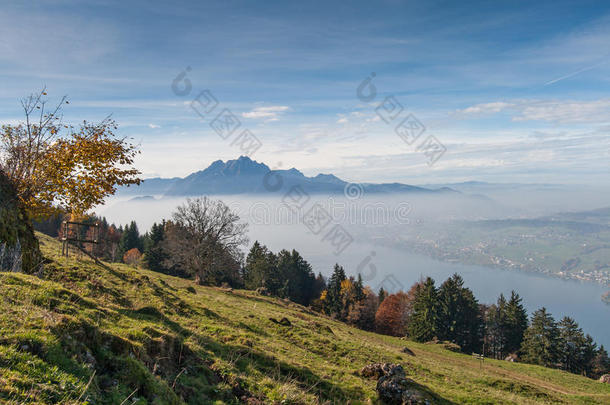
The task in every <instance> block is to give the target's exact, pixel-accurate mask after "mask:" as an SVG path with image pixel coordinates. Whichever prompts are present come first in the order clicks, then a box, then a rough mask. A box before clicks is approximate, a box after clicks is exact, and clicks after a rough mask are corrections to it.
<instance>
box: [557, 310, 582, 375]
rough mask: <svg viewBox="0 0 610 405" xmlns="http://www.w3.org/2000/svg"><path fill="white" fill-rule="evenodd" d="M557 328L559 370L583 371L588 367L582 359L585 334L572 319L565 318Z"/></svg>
mask: <svg viewBox="0 0 610 405" xmlns="http://www.w3.org/2000/svg"><path fill="white" fill-rule="evenodd" d="M558 327H559V339H560V346H559V351H560V353H559V355H560V358H559V361H560V363H561V368H562V369H563V370H566V371H569V372H571V373H580V372H582V371H584V370H585V368H586V366H587V365H588V362H585V358H584V356H585V352H586V345H587V340H586V338H585V334H584V333H583V332H582V329H580V328H579V327H578V324H577V323H576V322H575V321H574V319H572V318H570V317H567V316H566V317H564V318H563V319H562V320H561V321H560V322H559V324H558Z"/></svg>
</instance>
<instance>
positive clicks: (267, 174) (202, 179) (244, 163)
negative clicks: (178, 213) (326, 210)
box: [119, 156, 458, 196]
mask: <svg viewBox="0 0 610 405" xmlns="http://www.w3.org/2000/svg"><path fill="white" fill-rule="evenodd" d="M352 184H353V186H352ZM297 186H300V187H302V188H303V189H304V190H305V191H306V192H307V193H311V194H320V193H327V194H343V193H345V192H347V190H346V188H347V187H352V188H353V190H352V192H354V193H356V194H363V193H372V194H380V193H381V194H392V193H420V194H435V193H458V191H456V190H453V189H451V188H449V187H441V188H438V189H431V188H425V187H419V186H414V185H408V184H402V183H397V182H394V183H350V182H347V181H345V180H342V179H340V178H339V177H337V176H335V175H334V174H332V173H320V174H317V175H316V176H313V177H308V176H305V175H304V174H303V173H302V172H301V171H300V170H298V169H296V168H291V169H282V170H272V169H271V168H270V167H269V166H267V165H266V164H265V163H263V162H257V161H255V160H252V159H250V158H249V157H247V156H240V157H239V158H238V159H234V160H227V161H226V162H225V161H223V160H216V161H214V162H212V163H211V164H210V165H209V166H208V167H207V168H205V169H203V170H200V171H197V172H193V173H191V174H189V175H188V176H186V177H174V178H168V179H165V178H160V177H155V178H151V179H145V180H144V182H143V183H142V184H141V185H139V186H132V187H129V188H127V187H122V188H120V189H119V193H120V194H123V195H163V196H189V195H202V194H258V193H275V192H282V190H283V192H284V193H285V192H286V191H288V190H289V189H290V188H292V187H297Z"/></svg>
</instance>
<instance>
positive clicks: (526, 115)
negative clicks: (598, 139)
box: [513, 99, 610, 123]
mask: <svg viewBox="0 0 610 405" xmlns="http://www.w3.org/2000/svg"><path fill="white" fill-rule="evenodd" d="M520 110H521V111H520V115H518V116H516V117H513V120H514V121H553V122H560V123H584V122H590V123H600V122H609V121H610V99H601V100H594V101H549V102H540V103H531V104H529V105H524V106H521V108H520Z"/></svg>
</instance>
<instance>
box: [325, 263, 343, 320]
mask: <svg viewBox="0 0 610 405" xmlns="http://www.w3.org/2000/svg"><path fill="white" fill-rule="evenodd" d="M345 280H346V276H345V270H344V269H343V267H341V266H339V264H338V263H337V264H335V267H334V269H333V274H332V275H331V276H330V279H329V280H328V287H327V293H326V313H327V314H329V315H335V316H337V317H339V318H340V316H341V313H342V310H343V302H342V300H341V283H342V282H343V281H345Z"/></svg>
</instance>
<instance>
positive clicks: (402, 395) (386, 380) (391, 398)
mask: <svg viewBox="0 0 610 405" xmlns="http://www.w3.org/2000/svg"><path fill="white" fill-rule="evenodd" d="M360 374H361V375H362V376H364V377H368V378H377V394H378V395H379V399H380V400H381V401H382V402H383V403H386V404H396V405H407V404H409V405H410V404H431V403H433V402H432V401H431V398H430V395H429V394H428V393H426V392H425V391H423V390H421V389H420V386H419V385H418V384H417V383H415V381H413V380H411V379H409V378H407V377H406V375H405V370H404V368H403V367H402V366H401V365H400V364H390V363H374V364H369V365H368V366H365V367H364V368H363V369H362V370H360Z"/></svg>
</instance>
